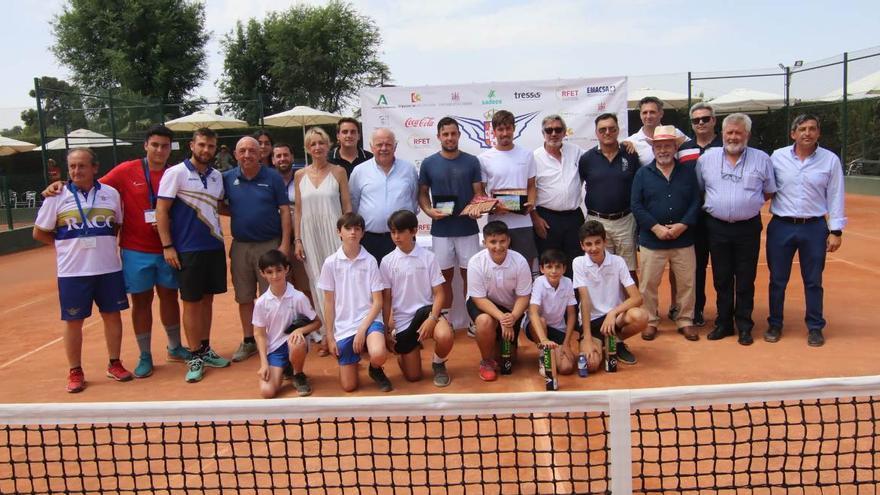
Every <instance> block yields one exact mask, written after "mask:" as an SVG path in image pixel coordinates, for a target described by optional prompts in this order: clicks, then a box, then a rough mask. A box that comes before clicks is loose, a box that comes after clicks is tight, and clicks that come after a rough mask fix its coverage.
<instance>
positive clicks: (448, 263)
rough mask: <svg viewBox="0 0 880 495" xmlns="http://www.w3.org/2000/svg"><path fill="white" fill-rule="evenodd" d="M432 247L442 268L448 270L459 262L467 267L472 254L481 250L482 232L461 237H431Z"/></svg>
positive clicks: (462, 266) (463, 266)
mask: <svg viewBox="0 0 880 495" xmlns="http://www.w3.org/2000/svg"><path fill="white" fill-rule="evenodd" d="M431 246H432V247H431V249H432V250H433V251H434V257H435V258H436V259H437V264H438V265H440V269H441V270H448V269H450V268H453V267H455V265H456V263H458V267H459V268H465V269H467V266H468V261H470V259H471V256H473V255H475V254H477V253H478V252H480V234H474V235H467V236H461V237H437V236H432V237H431Z"/></svg>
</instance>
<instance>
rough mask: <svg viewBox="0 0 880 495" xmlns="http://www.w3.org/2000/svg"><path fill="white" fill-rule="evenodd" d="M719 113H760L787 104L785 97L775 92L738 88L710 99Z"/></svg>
mask: <svg viewBox="0 0 880 495" xmlns="http://www.w3.org/2000/svg"><path fill="white" fill-rule="evenodd" d="M709 103H710V104H711V105H712V107H713V108H714V109H715V112H717V113H733V112H743V113H759V112H767V111H770V110H776V109H779V108H782V107H784V106H785V98H783V97H782V96H781V95H778V94H775V93H767V92H764V91H757V90H754V89H745V88H737V89H734V90H733V91H731V92H729V93H726V94H723V95H721V96H719V97H717V98H714V99H712V100H710V101H709Z"/></svg>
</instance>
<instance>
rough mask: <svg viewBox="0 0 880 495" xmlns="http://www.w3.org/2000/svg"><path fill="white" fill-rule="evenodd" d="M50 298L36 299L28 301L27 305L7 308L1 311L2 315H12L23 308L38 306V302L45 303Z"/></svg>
mask: <svg viewBox="0 0 880 495" xmlns="http://www.w3.org/2000/svg"><path fill="white" fill-rule="evenodd" d="M50 297H51V296H42V297H37V298H35V299H31V300H30V301H28V302H26V303H22V304H19V305H18V306H13V307H11V308H6V309H4V310H3V311H0V315H5V314H6V313H11V312H13V311H16V310H19V309H21V308H26V307H28V306H30V305H31V304H36V303H38V302H41V301H45V300H46V299H49V298H50Z"/></svg>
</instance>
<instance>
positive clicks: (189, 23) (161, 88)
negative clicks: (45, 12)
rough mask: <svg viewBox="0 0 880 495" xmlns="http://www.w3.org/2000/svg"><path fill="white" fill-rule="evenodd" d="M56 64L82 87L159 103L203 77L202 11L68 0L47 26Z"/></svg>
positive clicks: (177, 5)
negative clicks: (116, 90)
mask: <svg viewBox="0 0 880 495" xmlns="http://www.w3.org/2000/svg"><path fill="white" fill-rule="evenodd" d="M52 28H53V29H54V35H55V45H54V46H53V47H52V51H53V52H54V53H55V56H56V57H57V58H58V60H59V61H60V62H61V63H62V64H63V65H65V66H67V67H69V68H70V69H71V71H72V72H73V80H74V81H75V82H76V84H77V85H78V86H80V87H82V88H85V89H87V90H89V91H91V92H95V93H99V94H103V93H104V91H106V89H107V88H112V87H120V88H122V89H123V90H126V91H131V92H133V93H136V94H139V95H143V96H145V97H150V98H155V99H157V100H160V101H164V102H178V101H182V100H184V99H185V98H186V96H187V95H189V93H190V92H191V91H192V90H193V89H194V88H196V87H197V86H198V85H199V84H200V83H201V81H202V79H203V78H204V73H205V43H206V42H207V41H208V36H209V34H208V33H207V32H206V31H205V7H204V5H203V4H202V3H199V2H193V1H190V0H69V3H68V4H67V5H65V6H64V9H63V12H62V13H61V14H60V15H58V16H56V17H55V19H54V21H53V22H52Z"/></svg>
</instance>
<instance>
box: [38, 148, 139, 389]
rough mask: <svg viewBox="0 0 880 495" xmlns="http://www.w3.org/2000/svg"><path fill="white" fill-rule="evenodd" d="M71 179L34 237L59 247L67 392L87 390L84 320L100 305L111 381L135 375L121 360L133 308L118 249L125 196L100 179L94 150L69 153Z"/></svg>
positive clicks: (44, 212)
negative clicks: (125, 323) (126, 316)
mask: <svg viewBox="0 0 880 495" xmlns="http://www.w3.org/2000/svg"><path fill="white" fill-rule="evenodd" d="M67 170H68V175H69V177H70V181H68V182H67V186H66V187H65V188H64V190H62V191H61V193H60V194H58V195H57V196H52V197H49V198H46V200H45V201H44V202H43V205H42V206H40V211H39V212H38V213H37V219H36V220H35V221H34V231H33V237H34V239H36V240H37V241H40V242H42V243H44V244H54V245H55V252H56V257H57V263H58V299H59V300H60V302H61V319H62V320H64V323H65V326H66V328H65V330H64V350H65V352H66V353H67V361H68V364H69V365H70V371H69V373H68V377H67V391H68V392H70V393H76V392H80V391H82V390H83V389H84V388H85V386H86V380H85V375H84V374H83V370H82V366H81V360H82V328H83V321H85V319H86V318H88V317H89V316H91V314H92V303H95V304H97V305H98V311H100V312H101V319H102V320H103V321H104V337H105V339H106V340H107V350H108V352H109V354H110V364H109V366H108V367H107V377H109V378H112V379H114V380H117V381H121V382H124V381H128V380H131V378H132V374H131V373H130V372H129V371H128V370H126V369H125V368H124V367H123V366H122V362H120V361H119V352H120V348H121V346H122V318H121V317H120V315H119V312H120V311H122V310H123V309H128V298H127V297H126V295H125V280H124V279H123V276H122V262H121V261H120V260H119V252H118V249H117V247H116V232H117V231H118V230H119V226H120V225H122V203H121V201H120V199H119V193H118V192H117V191H116V189H113V188H112V187H110V186H107V185H101V184H100V183H98V181H96V180H95V176H96V175H97V173H98V161H97V159H96V157H95V153H94V152H93V151H92V150H90V149H88V148H76V149H73V150H71V151H70V152H69V153H68V154H67Z"/></svg>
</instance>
